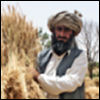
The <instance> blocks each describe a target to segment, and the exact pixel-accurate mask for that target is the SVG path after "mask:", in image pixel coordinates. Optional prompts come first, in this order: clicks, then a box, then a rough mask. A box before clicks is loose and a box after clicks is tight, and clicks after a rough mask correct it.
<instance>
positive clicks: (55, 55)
mask: <svg viewBox="0 0 100 100" xmlns="http://www.w3.org/2000/svg"><path fill="white" fill-rule="evenodd" d="M70 52H71V50H68V55H69V54H70ZM49 53H50V54H52V55H53V56H54V57H55V58H57V59H62V58H63V57H64V56H65V55H66V53H67V52H65V53H63V54H62V55H61V56H58V55H57V54H56V53H55V52H54V51H53V50H52V49H51V50H50V52H49Z"/></svg>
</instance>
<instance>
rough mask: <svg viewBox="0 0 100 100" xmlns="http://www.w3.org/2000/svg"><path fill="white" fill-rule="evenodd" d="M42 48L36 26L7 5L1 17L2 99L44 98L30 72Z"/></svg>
mask: <svg viewBox="0 0 100 100" xmlns="http://www.w3.org/2000/svg"><path fill="white" fill-rule="evenodd" d="M40 50H41V45H40V41H39V38H38V32H37V29H35V28H34V27H33V26H32V23H28V22H27V21H26V18H25V16H22V15H21V14H19V13H17V12H16V10H15V8H14V7H12V8H11V7H10V6H8V12H6V11H5V10H3V12H2V16H1V98H2V99H39V98H45V96H44V94H43V91H42V90H41V89H40V87H39V84H37V83H36V82H35V81H34V80H33V78H32V76H31V74H29V73H28V72H27V69H28V68H29V67H36V65H37V63H36V59H37V54H38V53H39V51H40Z"/></svg>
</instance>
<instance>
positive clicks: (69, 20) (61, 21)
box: [48, 11, 82, 36]
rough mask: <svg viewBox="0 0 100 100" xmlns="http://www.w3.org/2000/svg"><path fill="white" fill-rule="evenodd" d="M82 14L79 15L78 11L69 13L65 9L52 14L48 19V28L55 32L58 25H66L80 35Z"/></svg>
mask: <svg viewBox="0 0 100 100" xmlns="http://www.w3.org/2000/svg"><path fill="white" fill-rule="evenodd" d="M80 17H81V15H80V16H78V15H77V13H69V12H67V11H63V12H60V13H57V14H55V15H53V16H51V17H50V18H49V20H48V28H49V30H50V31H51V32H53V30H54V28H55V27H56V26H57V25H64V26H65V27H67V28H69V29H71V30H73V31H74V34H75V36H76V35H78V34H79V33H80V31H81V28H82V20H81V18H80Z"/></svg>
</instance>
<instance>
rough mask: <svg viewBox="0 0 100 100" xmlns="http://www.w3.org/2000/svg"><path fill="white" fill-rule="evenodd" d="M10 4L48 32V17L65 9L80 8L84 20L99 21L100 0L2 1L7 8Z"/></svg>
mask: <svg viewBox="0 0 100 100" xmlns="http://www.w3.org/2000/svg"><path fill="white" fill-rule="evenodd" d="M8 4H9V5H14V6H15V7H16V9H18V10H19V11H20V12H23V14H24V15H26V18H27V20H30V21H32V22H33V25H34V26H35V27H42V28H43V31H44V32H45V31H46V32H48V33H50V32H49V30H48V28H47V21H48V18H49V17H50V16H51V15H52V14H55V13H57V12H59V11H63V10H68V11H70V12H74V10H78V11H79V12H81V14H82V15H83V18H82V19H83V20H88V21H91V20H93V21H95V22H97V23H99V1H1V7H4V8H6V7H7V5H8Z"/></svg>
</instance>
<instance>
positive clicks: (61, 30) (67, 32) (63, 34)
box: [55, 26, 73, 42]
mask: <svg viewBox="0 0 100 100" xmlns="http://www.w3.org/2000/svg"><path fill="white" fill-rule="evenodd" d="M72 33H73V31H72V30H71V29H69V28H67V27H65V26H56V27H55V36H56V38H57V40H61V41H63V42H67V41H68V40H69V39H70V37H71V35H72Z"/></svg>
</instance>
